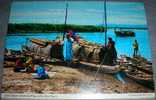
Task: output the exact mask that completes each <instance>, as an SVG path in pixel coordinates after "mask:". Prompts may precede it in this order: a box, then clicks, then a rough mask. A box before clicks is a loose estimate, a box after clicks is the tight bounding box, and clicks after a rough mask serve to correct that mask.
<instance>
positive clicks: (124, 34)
mask: <svg viewBox="0 0 156 100" xmlns="http://www.w3.org/2000/svg"><path fill="white" fill-rule="evenodd" d="M114 33H115V34H116V36H118V37H134V36H135V33H134V32H133V31H128V30H121V29H120V30H116V29H115V31H114Z"/></svg>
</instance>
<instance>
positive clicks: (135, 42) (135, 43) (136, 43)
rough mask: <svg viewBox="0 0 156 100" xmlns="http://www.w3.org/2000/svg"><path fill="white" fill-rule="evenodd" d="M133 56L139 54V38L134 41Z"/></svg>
mask: <svg viewBox="0 0 156 100" xmlns="http://www.w3.org/2000/svg"><path fill="white" fill-rule="evenodd" d="M133 50H134V51H133V57H136V56H137V55H138V50H139V44H138V42H137V40H134V43H133Z"/></svg>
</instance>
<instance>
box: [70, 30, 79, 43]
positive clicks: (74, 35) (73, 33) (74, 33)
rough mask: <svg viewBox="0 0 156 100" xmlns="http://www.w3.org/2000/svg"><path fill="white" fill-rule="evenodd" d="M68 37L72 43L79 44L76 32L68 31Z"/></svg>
mask: <svg viewBox="0 0 156 100" xmlns="http://www.w3.org/2000/svg"><path fill="white" fill-rule="evenodd" d="M68 34H69V36H70V37H72V38H73V40H74V41H76V42H77V43H79V37H78V35H77V33H76V32H74V31H72V30H69V32H68Z"/></svg>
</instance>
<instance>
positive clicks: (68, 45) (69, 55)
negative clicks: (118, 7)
mask: <svg viewBox="0 0 156 100" xmlns="http://www.w3.org/2000/svg"><path fill="white" fill-rule="evenodd" d="M72 46H73V39H72V38H71V35H70V34H67V35H66V38H65V39H64V43H63V57H64V61H66V62H67V64H69V63H71V61H72V59H73V49H72Z"/></svg>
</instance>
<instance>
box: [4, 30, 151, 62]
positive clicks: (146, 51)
mask: <svg viewBox="0 0 156 100" xmlns="http://www.w3.org/2000/svg"><path fill="white" fill-rule="evenodd" d="M133 31H134V32H135V33H136V36H135V37H124V38H122V37H116V36H115V34H114V32H113V30H111V29H110V30H108V37H112V38H113V40H114V41H115V42H116V49H117V52H118V56H119V55H121V54H126V55H128V56H132V54H133V46H132V44H133V42H134V39H137V41H138V43H139V53H140V54H141V55H142V56H144V57H146V58H147V59H149V60H151V47H150V42H149V34H148V31H147V30H133ZM21 34H23V35H10V36H7V37H6V48H9V49H15V50H20V49H21V45H23V44H25V43H26V41H27V38H39V39H48V40H53V39H55V38H56V37H57V36H58V35H62V33H29V34H24V33H21ZM78 34H79V35H80V36H81V37H83V38H84V39H86V40H88V41H90V42H95V43H98V44H104V33H97V32H95V33H90V32H88V33H78Z"/></svg>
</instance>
